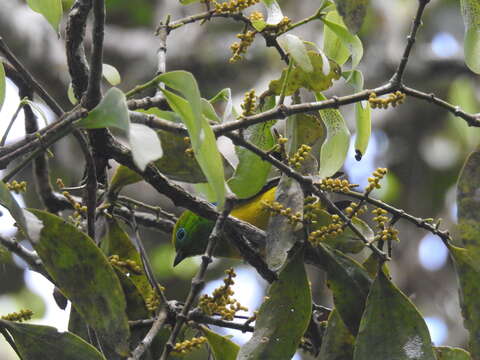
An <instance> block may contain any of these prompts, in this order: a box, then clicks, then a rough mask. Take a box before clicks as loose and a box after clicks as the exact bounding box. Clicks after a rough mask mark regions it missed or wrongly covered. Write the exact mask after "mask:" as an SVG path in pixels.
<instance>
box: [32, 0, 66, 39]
mask: <svg viewBox="0 0 480 360" xmlns="http://www.w3.org/2000/svg"><path fill="white" fill-rule="evenodd" d="M27 4H28V6H30V9H32V10H33V11H35V12H37V13H39V14H42V15H43V17H44V18H45V19H47V21H48V22H49V23H50V25H52V27H53V28H54V29H55V31H56V32H57V33H58V26H59V24H60V20H61V19H62V14H63V9H62V0H27Z"/></svg>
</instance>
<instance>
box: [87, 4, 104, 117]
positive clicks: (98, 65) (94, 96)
mask: <svg viewBox="0 0 480 360" xmlns="http://www.w3.org/2000/svg"><path fill="white" fill-rule="evenodd" d="M104 26H105V2H104V0H95V1H94V2H93V29H92V38H93V50H92V56H91V58H90V74H89V76H88V87H87V94H86V97H85V107H86V108H87V110H91V109H93V108H94V107H95V106H96V105H97V104H98V103H99V102H100V99H101V97H102V93H101V91H100V84H101V81H102V66H103V36H104Z"/></svg>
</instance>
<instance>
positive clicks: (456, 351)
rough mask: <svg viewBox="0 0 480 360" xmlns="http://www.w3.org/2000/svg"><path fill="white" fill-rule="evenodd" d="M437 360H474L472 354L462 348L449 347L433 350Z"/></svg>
mask: <svg viewBox="0 0 480 360" xmlns="http://www.w3.org/2000/svg"><path fill="white" fill-rule="evenodd" d="M433 350H435V355H437V360H472V357H471V356H470V354H469V353H468V352H467V351H465V350H463V349H460V348H454V347H449V346H439V347H435V348H433Z"/></svg>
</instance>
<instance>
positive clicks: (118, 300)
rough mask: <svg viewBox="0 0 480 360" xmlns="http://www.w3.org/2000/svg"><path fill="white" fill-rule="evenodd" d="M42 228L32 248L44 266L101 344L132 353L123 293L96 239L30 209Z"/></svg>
mask: <svg viewBox="0 0 480 360" xmlns="http://www.w3.org/2000/svg"><path fill="white" fill-rule="evenodd" d="M29 211H30V212H31V213H32V214H34V215H35V216H36V217H37V218H38V219H39V220H40V221H41V222H43V228H42V230H41V233H40V239H39V240H38V241H35V242H33V246H34V248H35V250H36V251H37V253H38V255H39V256H40V258H41V259H42V261H43V264H44V266H45V268H46V270H47V271H48V273H49V274H50V276H51V277H52V279H53V280H54V281H55V284H56V285H57V286H58V287H59V288H60V289H61V291H62V293H63V294H64V295H65V296H66V297H67V298H68V299H69V300H70V301H71V302H72V304H73V306H74V307H75V308H76V310H77V311H78V312H79V313H80V315H82V317H83V318H84V319H85V321H86V322H87V323H88V324H89V325H90V326H91V327H92V328H93V329H94V330H95V332H96V333H97V335H98V337H99V339H100V340H101V341H102V344H107V345H108V346H109V347H110V348H112V349H114V350H115V351H116V352H117V353H118V354H120V355H124V356H126V355H127V354H128V352H129V346H128V339H129V336H130V331H129V326H128V319H127V315H126V313H125V310H126V302H125V296H124V295H123V290H122V287H121V285H120V282H119V280H118V277H117V276H116V274H115V271H114V270H113V269H112V267H111V266H110V264H109V262H108V260H107V258H106V257H105V255H104V254H103V253H102V252H101V250H100V249H99V248H98V247H97V246H96V245H95V243H94V242H93V240H92V239H91V238H89V237H88V236H87V235H86V234H84V233H83V232H81V231H79V230H78V229H77V228H76V227H75V226H73V225H71V224H69V223H67V222H65V220H63V219H62V218H60V217H58V216H56V215H52V214H50V213H47V212H45V211H41V210H36V209H30V210H29Z"/></svg>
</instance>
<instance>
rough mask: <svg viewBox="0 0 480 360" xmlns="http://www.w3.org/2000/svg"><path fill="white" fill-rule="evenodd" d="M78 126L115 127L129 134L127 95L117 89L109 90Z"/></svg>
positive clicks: (91, 127) (94, 127) (87, 127)
mask: <svg viewBox="0 0 480 360" xmlns="http://www.w3.org/2000/svg"><path fill="white" fill-rule="evenodd" d="M76 125H77V126H80V127H83V128H85V129H101V128H106V127H115V128H118V129H121V130H123V131H124V132H125V133H127V134H128V132H129V127H130V119H129V116H128V107H127V100H126V98H125V94H124V93H123V92H122V91H121V90H120V89H117V88H111V89H109V90H108V91H107V93H106V94H105V96H104V97H103V99H102V101H100V103H99V104H98V105H97V106H96V107H95V108H94V109H93V110H92V111H90V113H89V114H88V116H87V117H86V118H83V119H81V120H79V121H78V122H77V123H76Z"/></svg>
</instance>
